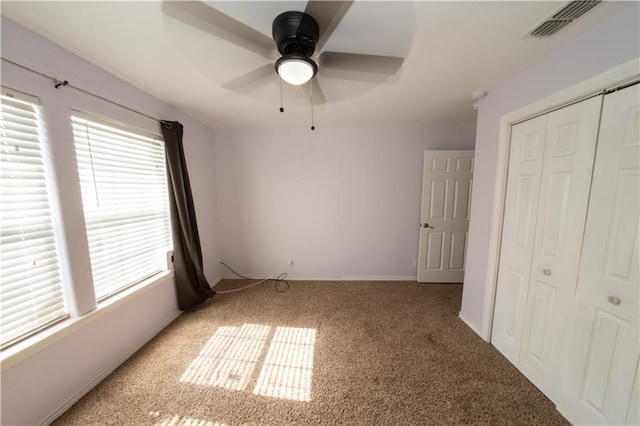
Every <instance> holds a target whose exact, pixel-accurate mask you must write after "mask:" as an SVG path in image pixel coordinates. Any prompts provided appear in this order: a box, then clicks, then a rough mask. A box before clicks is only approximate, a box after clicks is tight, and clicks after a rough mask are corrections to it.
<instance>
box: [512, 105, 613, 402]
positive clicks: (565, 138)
mask: <svg viewBox="0 0 640 426" xmlns="http://www.w3.org/2000/svg"><path fill="white" fill-rule="evenodd" d="M601 104H602V97H600V96H598V97H596V98H592V99H588V100H585V101H582V102H580V103H577V104H575V105H571V106H568V107H565V108H562V109H560V110H557V111H554V112H552V113H550V114H549V115H548V119H547V133H546V143H545V148H544V161H543V168H542V181H541V188H540V199H539V203H538V217H537V221H536V227H535V229H536V232H535V239H534V248H533V257H532V263H531V274H530V276H529V285H528V292H527V295H528V296H527V303H526V311H525V320H524V328H523V331H522V345H521V352H520V359H519V363H518V368H519V369H520V371H522V373H523V374H524V375H525V376H527V377H528V378H529V380H531V381H532V382H533V383H534V384H535V385H536V386H537V387H538V388H539V389H540V390H542V391H543V392H544V393H545V394H546V395H547V396H549V397H550V398H553V396H554V391H555V389H556V387H555V382H556V373H557V371H559V368H560V365H559V359H560V358H561V355H562V352H563V351H562V349H563V348H564V340H565V339H566V331H567V329H568V327H567V324H568V321H569V319H570V313H571V307H572V305H573V296H574V293H575V288H576V283H577V280H578V267H579V262H580V249H581V246H582V238H583V231H584V224H585V219H586V215H587V203H588V201H589V190H590V187H591V172H592V169H593V159H594V155H595V149H596V141H597V138H598V121H599V117H600V107H601Z"/></svg>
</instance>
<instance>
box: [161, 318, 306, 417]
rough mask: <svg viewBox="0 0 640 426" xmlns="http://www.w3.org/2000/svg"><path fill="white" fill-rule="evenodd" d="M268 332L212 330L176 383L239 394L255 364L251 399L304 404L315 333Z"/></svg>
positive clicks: (254, 327)
mask: <svg viewBox="0 0 640 426" xmlns="http://www.w3.org/2000/svg"><path fill="white" fill-rule="evenodd" d="M271 330H272V328H271V327H270V326H268V325H260V324H244V325H242V326H240V327H229V326H223V327H220V328H218V329H217V330H216V332H215V333H214V334H213V336H212V337H211V339H209V341H208V342H207V344H206V345H205V346H204V347H203V348H202V350H201V351H200V353H199V354H198V356H197V357H196V358H195V359H194V360H193V361H191V363H189V366H188V367H187V369H186V370H185V372H184V373H183V374H182V376H181V377H180V381H181V382H183V383H191V384H194V385H205V386H213V387H220V388H225V389H229V390H235V391H244V390H247V388H248V386H249V384H250V383H251V382H252V379H253V378H254V377H255V376H254V371H256V370H257V368H258V366H259V365H260V364H261V369H260V373H259V374H258V375H257V380H256V381H255V387H254V389H253V394H254V395H261V396H268V397H271V398H281V399H290V400H293V401H310V400H311V376H312V375H313V356H314V350H315V343H316V330H315V329H314V328H296V327H277V328H276V329H275V331H274V332H273V337H271V339H269V337H270V335H271ZM267 342H269V348H268V349H267V350H266V355H265V347H266V345H267ZM263 357H264V360H263V361H262V363H260V361H261V360H262V358H263ZM172 426H173V424H172ZM180 426H182V423H180ZM189 426H191V425H189ZM195 426H201V425H200V424H197V423H196V424H195ZM206 426H208V425H206Z"/></svg>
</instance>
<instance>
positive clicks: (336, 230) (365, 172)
mask: <svg viewBox="0 0 640 426" xmlns="http://www.w3.org/2000/svg"><path fill="white" fill-rule="evenodd" d="M317 124H318V127H319V128H318V129H317V130H316V131H315V132H312V131H310V130H308V129H306V128H303V127H302V126H301V128H300V129H299V130H259V131H258V130H216V142H215V145H216V152H215V154H216V155H215V157H216V171H217V180H218V191H219V197H220V205H219V211H220V219H219V220H220V241H221V252H222V253H223V260H224V261H225V262H228V263H229V264H230V265H231V266H232V267H234V269H237V270H238V272H241V273H244V274H247V275H253V276H265V275H272V274H277V273H280V272H283V271H287V272H288V273H289V276H290V277H294V278H329V279H342V278H346V279H356V278H373V279H385V278H390V279H391V278H395V279H415V277H416V269H415V268H414V267H413V260H414V259H417V254H418V234H419V232H418V231H419V230H418V224H419V221H420V199H421V190H422V188H421V187H422V158H423V152H424V150H427V149H473V145H474V141H473V139H474V128H475V126H473V125H472V126H458V127H442V128H431V129H425V128H415V129H409V128H402V129H401V128H395V129H394V128H389V129H371V128H344V129H324V128H322V127H321V123H317ZM289 260H294V261H295V265H294V266H289V265H288V261H289ZM225 272H226V271H223V273H225Z"/></svg>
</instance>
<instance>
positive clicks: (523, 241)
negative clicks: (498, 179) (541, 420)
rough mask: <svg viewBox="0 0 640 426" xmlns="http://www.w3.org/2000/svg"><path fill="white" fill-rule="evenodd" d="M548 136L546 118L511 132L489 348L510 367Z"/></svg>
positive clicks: (515, 353) (522, 305)
mask: <svg viewBox="0 0 640 426" xmlns="http://www.w3.org/2000/svg"><path fill="white" fill-rule="evenodd" d="M546 132H547V116H546V115H544V116H541V117H537V118H534V119H531V120H529V121H525V122H524V123H520V124H517V125H515V126H513V128H512V129H511V148H510V153H509V172H508V176H507V189H506V197H505V206H504V219H503V225H502V243H501V246H500V265H499V270H498V283H497V288H496V301H495V310H494V316H493V330H492V334H491V343H492V344H493V345H494V346H495V347H496V348H497V349H498V350H499V351H500V352H501V353H502V354H503V355H504V356H505V357H506V358H507V359H508V360H509V361H511V363H513V364H514V365H518V358H519V356H520V344H521V341H522V327H523V323H524V313H525V307H526V301H527V284H528V282H529V275H530V272H531V258H532V256H533V245H534V235H535V230H536V226H535V225H536V215H537V211H538V197H539V195H540V179H541V175H542V163H543V156H544V143H545V139H546Z"/></svg>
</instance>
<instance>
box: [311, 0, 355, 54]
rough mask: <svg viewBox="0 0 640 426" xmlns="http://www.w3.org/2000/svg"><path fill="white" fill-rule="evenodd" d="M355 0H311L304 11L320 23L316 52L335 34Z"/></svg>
mask: <svg viewBox="0 0 640 426" xmlns="http://www.w3.org/2000/svg"><path fill="white" fill-rule="evenodd" d="M352 4H353V0H345V1H320V0H318V1H316V0H309V2H308V3H307V8H306V9H305V11H304V13H306V14H307V15H309V16H311V17H312V18H313V19H315V20H316V22H317V23H318V27H319V28H320V37H319V39H318V42H317V43H316V52H319V51H321V50H322V47H323V46H324V44H325V43H326V42H327V39H328V38H329V37H330V36H331V34H333V30H335V29H336V27H337V26H338V24H339V23H340V21H341V20H342V18H343V17H344V15H345V14H346V13H347V11H348V10H349V8H350V7H351V5H352Z"/></svg>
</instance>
